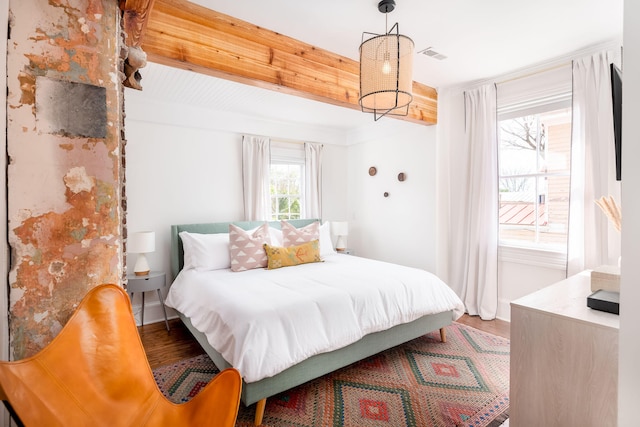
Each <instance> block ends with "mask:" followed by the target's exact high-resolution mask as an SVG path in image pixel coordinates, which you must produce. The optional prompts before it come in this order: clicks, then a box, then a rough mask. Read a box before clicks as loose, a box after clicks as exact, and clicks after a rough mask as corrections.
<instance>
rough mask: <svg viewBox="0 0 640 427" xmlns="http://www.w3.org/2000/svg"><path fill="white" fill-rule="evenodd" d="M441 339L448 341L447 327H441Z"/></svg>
mask: <svg viewBox="0 0 640 427" xmlns="http://www.w3.org/2000/svg"><path fill="white" fill-rule="evenodd" d="M440 341H442V342H447V330H446V329H445V328H440Z"/></svg>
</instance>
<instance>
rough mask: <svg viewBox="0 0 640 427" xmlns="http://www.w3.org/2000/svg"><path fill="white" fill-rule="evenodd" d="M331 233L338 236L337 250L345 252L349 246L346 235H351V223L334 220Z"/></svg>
mask: <svg viewBox="0 0 640 427" xmlns="http://www.w3.org/2000/svg"><path fill="white" fill-rule="evenodd" d="M331 233H332V234H333V235H334V236H338V240H337V241H336V251H338V252H343V251H344V250H345V249H346V248H347V242H346V237H347V236H348V235H349V223H348V222H347V221H333V222H332V223H331Z"/></svg>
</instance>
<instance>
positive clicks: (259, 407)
mask: <svg viewBox="0 0 640 427" xmlns="http://www.w3.org/2000/svg"><path fill="white" fill-rule="evenodd" d="M266 405H267V399H266V398H264V399H262V400H259V401H258V403H256V418H255V419H254V421H253V424H254V425H257V426H259V425H260V424H262V418H263V417H264V408H265V406H266Z"/></svg>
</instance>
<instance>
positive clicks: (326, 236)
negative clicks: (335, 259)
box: [320, 221, 336, 258]
mask: <svg viewBox="0 0 640 427" xmlns="http://www.w3.org/2000/svg"><path fill="white" fill-rule="evenodd" d="M335 253H336V250H335V249H334V248H333V241H332V240H331V223H330V222H329V221H326V222H325V223H324V224H322V225H321V226H320V258H322V257H325V256H327V255H331V254H335Z"/></svg>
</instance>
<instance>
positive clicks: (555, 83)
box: [496, 63, 574, 270]
mask: <svg viewBox="0 0 640 427" xmlns="http://www.w3.org/2000/svg"><path fill="white" fill-rule="evenodd" d="M571 78H572V77H571V64H570V63H567V64H562V65H559V66H557V67H554V68H553V69H548V70H546V71H542V72H539V73H535V74H532V75H528V76H523V77H521V78H515V79H511V80H508V81H505V82H504V83H500V84H497V85H496V87H497V92H498V93H497V97H498V99H497V114H496V128H497V129H496V130H497V132H496V134H497V138H496V144H498V161H500V151H501V150H500V145H501V139H500V122H501V121H502V120H508V119H513V118H517V117H522V116H527V115H537V114H543V113H546V112H551V111H554V110H560V109H563V108H572V80H571ZM573 116H574V115H573V111H571V121H573ZM571 126H572V127H573V125H571ZM498 165H500V163H498ZM500 172H501V171H500V169H499V166H498V171H497V174H498V189H497V191H500V179H502V178H504V177H507V175H504V176H503V175H501V173H500ZM570 173H571V171H570V169H569V176H570ZM560 174H561V175H563V176H566V172H561V173H560ZM521 175H528V176H535V177H536V178H538V177H544V176H547V177H548V176H554V175H558V173H557V172H556V171H552V172H543V173H539V172H535V173H532V174H529V173H527V174H521ZM510 176H511V177H515V175H510ZM536 185H538V183H536ZM536 194H537V193H536ZM536 209H538V206H537V203H536ZM497 221H498V222H499V218H497ZM538 227H539V225H538ZM498 260H499V261H501V262H505V261H506V262H516V263H522V264H527V265H534V266H542V267H548V268H553V269H562V270H565V269H566V264H567V253H566V246H565V249H564V251H559V250H558V248H557V247H555V248H554V247H545V246H544V244H538V243H533V244H530V245H529V244H527V243H526V242H524V241H523V242H522V244H519V243H518V242H516V241H501V240H500V239H499V241H498Z"/></svg>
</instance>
